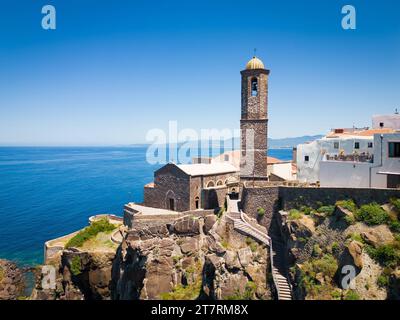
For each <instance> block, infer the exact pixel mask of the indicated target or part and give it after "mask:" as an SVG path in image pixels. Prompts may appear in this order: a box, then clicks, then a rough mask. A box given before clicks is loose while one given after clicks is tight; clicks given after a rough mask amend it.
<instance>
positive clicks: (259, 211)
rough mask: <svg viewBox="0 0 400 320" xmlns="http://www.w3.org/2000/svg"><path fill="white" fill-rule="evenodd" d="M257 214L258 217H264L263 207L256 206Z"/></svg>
mask: <svg viewBox="0 0 400 320" xmlns="http://www.w3.org/2000/svg"><path fill="white" fill-rule="evenodd" d="M257 215H258V217H259V218H262V217H264V215H265V209H264V208H258V209H257Z"/></svg>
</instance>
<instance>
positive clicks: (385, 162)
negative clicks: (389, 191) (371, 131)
mask: <svg viewBox="0 0 400 320" xmlns="http://www.w3.org/2000/svg"><path fill="white" fill-rule="evenodd" d="M373 144H374V151H373V154H374V156H373V160H366V159H361V158H360V157H358V158H357V157H356V158H354V159H350V158H338V159H331V160H324V161H321V163H320V175H319V179H320V184H321V187H353V188H354V187H355V188H400V132H398V133H389V134H375V135H374V142H373Z"/></svg>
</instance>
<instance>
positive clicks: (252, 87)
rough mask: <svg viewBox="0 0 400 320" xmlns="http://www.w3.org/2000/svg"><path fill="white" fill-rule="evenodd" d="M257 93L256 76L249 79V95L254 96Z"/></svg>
mask: <svg viewBox="0 0 400 320" xmlns="http://www.w3.org/2000/svg"><path fill="white" fill-rule="evenodd" d="M257 94H258V80H257V78H252V79H251V96H252V97H256V96H257Z"/></svg>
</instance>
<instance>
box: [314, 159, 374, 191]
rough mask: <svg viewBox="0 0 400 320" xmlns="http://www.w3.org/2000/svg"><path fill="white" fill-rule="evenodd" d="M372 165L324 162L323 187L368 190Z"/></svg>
mask: <svg viewBox="0 0 400 320" xmlns="http://www.w3.org/2000/svg"><path fill="white" fill-rule="evenodd" d="M371 165H372V164H371V163H369V162H352V161H322V162H321V164H320V171H319V179H320V184H321V187H343V188H346V187H348V188H368V187H369V170H370V167H371Z"/></svg>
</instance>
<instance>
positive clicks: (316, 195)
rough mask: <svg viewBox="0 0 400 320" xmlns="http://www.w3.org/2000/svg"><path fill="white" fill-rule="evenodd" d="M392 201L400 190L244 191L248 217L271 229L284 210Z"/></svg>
mask: <svg viewBox="0 0 400 320" xmlns="http://www.w3.org/2000/svg"><path fill="white" fill-rule="evenodd" d="M392 197H396V198H400V190H394V189H359V188H308V187H306V188H301V187H285V186H271V187H263V188H246V187H244V188H243V190H242V197H241V207H242V210H243V211H244V212H245V213H247V214H248V215H250V216H252V217H254V218H257V219H258V220H259V223H260V224H262V225H263V226H265V227H266V228H267V229H269V226H270V223H271V219H272V217H273V214H274V213H277V212H278V211H279V210H282V209H283V210H289V209H292V208H298V207H300V206H303V205H304V206H310V207H314V208H317V207H319V206H320V205H334V204H335V203H336V201H338V200H346V199H353V200H354V201H355V202H356V204H357V205H359V206H360V205H363V204H367V203H371V202H377V203H379V204H383V203H387V202H389V200H390V198H392ZM258 208H263V209H264V210H265V214H264V216H263V217H258V214H257V210H258Z"/></svg>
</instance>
